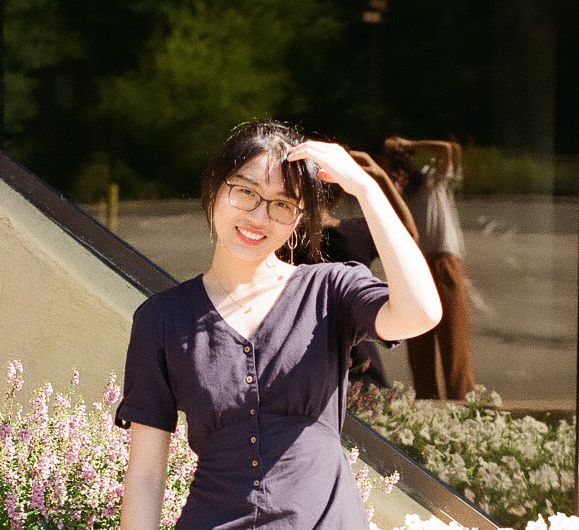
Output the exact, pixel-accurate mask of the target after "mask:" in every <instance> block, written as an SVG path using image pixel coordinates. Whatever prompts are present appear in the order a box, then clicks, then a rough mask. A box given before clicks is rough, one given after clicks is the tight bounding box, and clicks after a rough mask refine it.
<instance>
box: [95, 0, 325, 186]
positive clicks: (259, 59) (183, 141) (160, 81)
mask: <svg viewBox="0 0 579 530" xmlns="http://www.w3.org/2000/svg"><path fill="white" fill-rule="evenodd" d="M220 4H221V3H219V2H201V1H198V2H194V3H192V4H189V3H184V4H179V5H165V7H164V8H163V13H162V15H163V17H164V24H163V25H164V26H165V27H166V28H168V29H167V31H166V32H162V33H156V34H154V35H153V36H152V37H151V39H150V41H149V42H148V43H147V49H148V51H149V53H148V54H145V55H144V56H143V59H142V60H141V62H140V64H139V66H138V67H137V68H136V69H135V70H134V71H133V72H130V73H129V74H126V75H118V76H111V77H110V78H109V79H107V80H106V81H105V83H103V94H105V97H104V102H105V103H104V105H103V106H104V108H105V112H107V113H109V115H110V116H111V119H112V120H113V121H114V123H115V129H116V136H117V139H118V145H117V146H116V155H117V156H118V157H123V156H127V157H128V159H127V163H128V165H129V166H130V167H133V168H135V169H136V170H137V172H138V173H140V174H143V175H145V176H146V177H148V178H150V179H155V180H157V181H159V182H162V183H163V184H162V185H163V187H164V189H165V192H166V193H171V194H175V193H193V194H195V193H197V192H198V191H199V182H200V173H201V172H202V170H203V168H204V167H205V166H206V165H207V161H208V159H209V157H210V156H211V155H212V154H213V152H214V151H215V150H216V148H217V147H218V146H219V144H220V143H221V142H222V141H223V140H224V138H225V137H226V135H227V131H229V130H230V129H231V127H233V126H234V125H235V124H237V123H239V122H241V121H245V120H248V119H251V118H255V117H262V116H275V115H277V114H278V113H279V109H280V108H281V107H282V106H283V105H284V104H288V103H287V99H288V98H289V99H290V100H291V87H292V79H291V76H290V73H289V71H288V70H287V68H286V67H285V64H284V61H285V58H286V56H287V55H288V53H289V51H290V50H291V49H292V47H293V46H294V45H295V44H296V42H297V41H299V43H300V44H301V45H303V44H304V38H305V37H304V34H305V31H304V28H305V29H306V30H307V31H308V33H309V35H308V38H309V44H310V45H311V46H314V47H315V40H316V35H318V33H319V31H318V30H319V29H320V28H321V29H324V30H325V32H324V33H323V34H321V35H322V37H321V39H322V40H327V39H328V38H329V37H328V35H329V34H330V31H329V30H328V26H329V25H328V23H327V20H326V19H325V18H323V17H320V16H319V14H318V11H320V9H319V6H318V5H316V3H314V2H313V1H312V0H309V1H306V2H301V3H300V6H299V9H298V11H297V12H296V10H295V9H288V8H287V6H285V5H284V3H282V2H271V1H270V2H265V1H255V0H254V1H252V2H239V3H238V4H237V5H235V6H231V5H227V3H226V5H225V6H223V5H220ZM300 15H301V16H300ZM308 15H310V16H308ZM300 19H301V21H302V22H301V23H298V22H299V21H300ZM298 28H299V29H298ZM334 33H335V32H334ZM297 99H298V101H297V102H295V103H291V102H290V103H289V106H293V107H299V106H300V105H302V104H301V103H300V102H299V98H297Z"/></svg>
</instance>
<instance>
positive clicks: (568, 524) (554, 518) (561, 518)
mask: <svg viewBox="0 0 579 530" xmlns="http://www.w3.org/2000/svg"><path fill="white" fill-rule="evenodd" d="M549 525H550V530H571V529H577V528H579V517H576V516H574V515H571V516H570V517H567V516H566V515H565V514H564V513H560V512H559V513H557V514H556V515H551V517H549Z"/></svg>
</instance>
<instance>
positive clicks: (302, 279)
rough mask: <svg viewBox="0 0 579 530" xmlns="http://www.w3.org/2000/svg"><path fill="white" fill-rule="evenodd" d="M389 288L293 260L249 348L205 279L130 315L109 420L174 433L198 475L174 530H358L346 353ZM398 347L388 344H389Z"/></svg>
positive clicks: (370, 332)
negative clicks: (345, 427) (119, 397)
mask: <svg viewBox="0 0 579 530" xmlns="http://www.w3.org/2000/svg"><path fill="white" fill-rule="evenodd" d="M387 299H388V288H387V285H386V284H385V283H383V282H382V281H381V280H379V279H377V278H374V277H372V276H371V274H370V272H369V271H368V269H367V268H366V267H364V266H362V265H359V264H355V263H346V264H343V263H324V264H319V265H301V266H299V267H298V268H297V269H296V270H295V271H294V273H293V274H292V276H291V277H290V278H289V280H288V282H287V284H286V286H285V287H284V290H283V291H282V293H281V294H280V296H279V298H278V300H277V301H276V303H275V304H274V306H273V307H272V308H271V310H270V312H269V313H268V314H267V315H266V317H265V318H264V319H263V321H262V322H261V324H260V325H259V327H258V328H257V329H256V330H255V331H254V332H253V333H252V335H251V336H250V337H249V339H245V338H244V337H242V336H241V335H240V334H239V333H237V332H236V331H235V330H234V329H233V328H232V327H230V326H229V325H228V324H227V323H226V322H225V320H223V318H222V317H221V316H220V314H219V313H218V311H217V310H216V309H215V307H214V306H213V304H212V302H211V300H210V299H209V297H208V295H207V293H206V291H205V288H204V285H203V281H202V277H201V276H197V277H196V278H194V279H192V280H189V281H187V282H184V283H182V284H180V285H178V286H176V287H174V288H172V289H169V290H167V291H164V292H162V293H159V294H156V295H154V296H152V297H151V298H150V299H149V300H147V301H146V302H145V303H144V304H143V305H141V307H139V308H138V309H137V311H136V312H135V315H134V320H133V330H132V334H131V340H130V345H129V349H128V353H127V363H126V371H125V385H124V398H123V401H122V402H121V404H120V405H119V407H118V409H117V419H116V421H117V425H119V426H123V427H125V428H127V427H129V426H130V422H137V423H141V424H144V425H149V426H151V427H156V428H158V429H163V430H166V431H171V432H172V431H174V429H175V427H176V423H177V411H178V410H181V411H184V412H185V414H186V417H187V426H188V441H189V444H190V446H191V448H192V449H193V451H195V453H197V455H198V457H199V460H198V467H197V470H196V473H195V478H194V480H193V482H192V483H191V489H190V494H189V497H188V500H187V504H186V505H185V507H184V508H183V511H182V514H181V517H180V519H179V521H178V522H177V525H176V530H210V529H211V530H214V529H220V530H238V529H239V530H241V529H244V530H247V529H268V530H282V529H287V530H290V529H291V530H295V529H298V530H309V529H314V528H315V529H319V530H365V529H367V528H368V524H367V522H366V517H365V512H364V507H363V504H362V502H361V500H360V497H359V494H358V491H357V488H356V484H355V481H354V477H353V474H352V472H351V470H350V468H349V465H348V462H347V458H346V456H345V454H344V452H343V450H342V447H341V444H340V431H341V428H342V424H343V421H344V415H345V407H346V389H347V371H348V362H349V359H348V352H349V351H350V349H351V347H352V345H353V344H356V343H357V342H359V341H361V340H363V339H366V340H367V339H373V340H376V339H377V338H378V337H377V336H376V332H375V325H374V323H375V317H376V314H377V312H378V310H379V308H380V307H381V306H382V305H383V304H384V303H385V302H386V300H387ZM394 344H396V343H391V345H394Z"/></svg>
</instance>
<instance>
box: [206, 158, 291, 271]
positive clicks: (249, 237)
mask: <svg viewBox="0 0 579 530" xmlns="http://www.w3.org/2000/svg"><path fill="white" fill-rule="evenodd" d="M227 182H228V183H229V184H230V185H236V186H242V187H243V188H245V189H246V192H247V193H250V192H255V193H257V194H259V195H260V196H261V197H263V199H268V200H279V201H286V202H287V203H291V204H292V205H296V206H299V204H298V200H297V199H295V198H294V197H290V196H288V195H287V194H286V191H285V188H284V184H283V177H282V172H281V163H280V162H279V161H276V162H270V167H269V168H268V155H267V153H261V154H259V155H256V156H255V157H253V158H251V159H250V160H248V161H247V162H246V163H245V164H244V165H242V166H241V167H239V168H237V169H235V170H234V171H233V172H232V173H231V175H230V176H229V177H228V178H227ZM238 191H239V190H238ZM243 191H244V190H241V192H242V193H243ZM229 194H230V186H228V185H227V184H226V183H223V184H222V185H221V187H220V188H219V191H218V193H217V197H216V200H215V205H214V210H213V223H214V227H215V232H216V234H217V242H216V245H217V246H218V247H219V249H220V250H224V251H226V252H227V253H229V254H230V255H231V256H232V257H235V258H236V259H240V260H244V261H255V262H261V261H263V260H264V259H265V258H267V256H269V255H270V254H271V253H272V252H275V251H276V250H277V249H279V248H280V247H282V246H283V245H284V244H285V243H286V241H287V240H288V238H289V236H290V235H291V233H292V232H293V230H294V229H295V228H296V226H297V224H298V222H299V217H298V218H297V219H296V220H295V221H294V222H292V223H291V224H282V223H279V222H276V221H274V220H273V219H271V218H270V217H269V215H268V212H267V203H266V202H265V201H263V200H262V201H261V203H260V204H259V206H257V208H255V209H254V210H251V211H246V210H242V209H239V208H237V207H235V206H233V205H232V204H231V203H230V200H229ZM270 208H271V207H270Z"/></svg>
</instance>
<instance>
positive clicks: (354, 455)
mask: <svg viewBox="0 0 579 530" xmlns="http://www.w3.org/2000/svg"><path fill="white" fill-rule="evenodd" d="M358 456H360V451H358V448H357V447H353V448H352V449H351V450H350V452H349V453H348V462H349V463H350V466H353V465H354V464H355V463H356V462H357V461H358Z"/></svg>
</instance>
